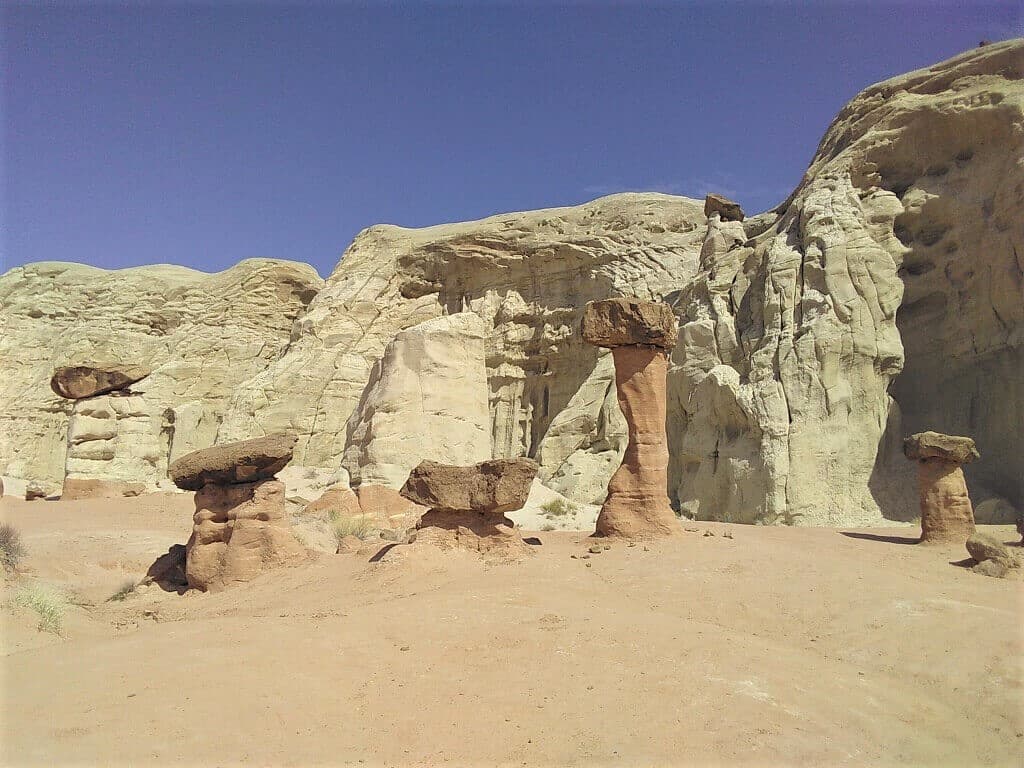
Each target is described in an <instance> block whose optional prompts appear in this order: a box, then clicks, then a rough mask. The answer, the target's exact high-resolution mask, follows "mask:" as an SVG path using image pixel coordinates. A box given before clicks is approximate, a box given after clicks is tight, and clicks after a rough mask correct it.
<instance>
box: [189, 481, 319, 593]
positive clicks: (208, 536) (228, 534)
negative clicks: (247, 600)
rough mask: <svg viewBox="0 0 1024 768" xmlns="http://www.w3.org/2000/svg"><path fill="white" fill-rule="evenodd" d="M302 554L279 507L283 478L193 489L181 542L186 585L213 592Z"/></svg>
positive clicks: (294, 561) (297, 559) (302, 557)
mask: <svg viewBox="0 0 1024 768" xmlns="http://www.w3.org/2000/svg"><path fill="white" fill-rule="evenodd" d="M305 559H306V550H305V548H304V547H303V546H302V545H301V544H300V543H299V542H298V540H297V539H296V538H295V534H294V533H293V532H292V527H291V522H290V521H289V519H288V515H287V513H286V511H285V503H284V483H282V482H280V481H279V480H260V481H257V482H255V483H239V484H237V485H215V484H212V483H208V484H207V485H204V486H203V487H202V488H200V489H199V490H198V491H196V512H195V516H194V517H193V525H192V536H191V537H190V538H189V540H188V544H186V545H185V575H186V577H187V578H188V585H189V586H190V587H192V588H194V589H200V590H203V591H204V592H205V591H218V590H221V589H224V588H225V587H230V586H232V585H234V584H239V583H242V582H246V581H250V580H252V579H254V578H256V577H257V576H259V575H260V574H261V573H263V572H264V571H267V570H270V569H272V568H276V567H278V566H282V565H296V564H298V563H301V562H303V561H305Z"/></svg>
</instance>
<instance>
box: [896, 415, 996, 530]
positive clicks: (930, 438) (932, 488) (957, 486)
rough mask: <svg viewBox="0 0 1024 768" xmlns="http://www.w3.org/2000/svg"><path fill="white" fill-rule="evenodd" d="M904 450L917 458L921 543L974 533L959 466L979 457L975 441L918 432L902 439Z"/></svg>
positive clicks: (970, 510)
mask: <svg viewBox="0 0 1024 768" xmlns="http://www.w3.org/2000/svg"><path fill="white" fill-rule="evenodd" d="M903 453H904V454H905V455H906V457H907V458H908V459H911V460H912V461H916V462H917V486H918V493H919V495H920V505H921V543H923V544H932V543H940V544H945V543H955V544H960V545H963V544H964V543H965V542H966V541H967V539H968V538H969V537H970V535H971V534H972V533H974V508H973V507H972V506H971V499H970V496H968V494H967V480H966V479H965V478H964V472H963V469H961V466H962V465H963V464H966V463H968V462H971V461H974V459H977V458H979V457H980V454H979V453H978V449H977V448H976V447H975V445H974V441H973V440H972V439H971V438H969V437H958V436H955V435H943V434H940V433H938V432H919V433H918V434H915V435H911V436H910V437H908V438H907V439H906V440H904V441H903Z"/></svg>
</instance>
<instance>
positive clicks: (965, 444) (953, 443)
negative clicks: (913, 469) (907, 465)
mask: <svg viewBox="0 0 1024 768" xmlns="http://www.w3.org/2000/svg"><path fill="white" fill-rule="evenodd" d="M903 454H904V455H905V456H906V457H907V458H908V459H911V460H912V461H921V460H923V459H942V460H943V461H948V462H951V463H953V464H967V463H969V462H972V461H974V460H975V459H978V458H981V454H980V453H978V448H977V446H976V445H975V444H974V440H972V439H971V438H969V437H960V436H958V435H944V434H942V433H941V432H918V433H917V434H915V435H911V436H910V437H908V438H906V439H905V440H904V441H903Z"/></svg>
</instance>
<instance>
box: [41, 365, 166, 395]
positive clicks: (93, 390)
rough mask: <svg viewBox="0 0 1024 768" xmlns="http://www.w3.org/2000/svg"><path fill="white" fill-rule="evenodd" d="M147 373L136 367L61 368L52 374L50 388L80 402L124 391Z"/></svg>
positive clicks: (83, 366) (144, 369) (147, 371)
mask: <svg viewBox="0 0 1024 768" xmlns="http://www.w3.org/2000/svg"><path fill="white" fill-rule="evenodd" d="M149 373H150V371H149V370H148V369H146V368H141V367H137V366H124V367H120V368H113V367H104V366H88V365H71V366H62V367H60V368H57V369H56V370H55V371H54V372H53V376H52V377H51V378H50V388H51V389H52V390H53V391H54V392H55V393H56V394H58V395H60V396H61V397H66V398H67V399H68V400H82V399H84V398H86V397H95V396H96V395H105V394H107V393H108V392H116V391H118V390H121V389H126V388H128V387H130V386H131V385H132V384H135V383H136V382H138V381H142V379H144V378H146V377H147V376H148V375H149Z"/></svg>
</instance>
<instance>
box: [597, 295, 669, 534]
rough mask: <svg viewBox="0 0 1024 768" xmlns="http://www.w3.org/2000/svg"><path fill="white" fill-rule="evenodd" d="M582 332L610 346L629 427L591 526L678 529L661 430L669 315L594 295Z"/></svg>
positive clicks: (601, 530) (653, 306)
mask: <svg viewBox="0 0 1024 768" xmlns="http://www.w3.org/2000/svg"><path fill="white" fill-rule="evenodd" d="M582 333H583V340H584V341H586V342H587V343H588V344H594V345H596V346H600V347H611V350H612V358H613V360H614V362H615V390H616V394H617V396H618V400H619V406H620V408H621V409H622V414H623V416H625V419H626V427H627V431H628V435H629V442H628V443H627V445H626V451H625V453H624V454H623V456H622V465H621V466H620V467H619V468H618V470H616V472H615V474H614V475H612V478H611V480H610V481H609V482H608V496H607V498H606V499H605V502H604V505H603V506H602V507H601V513H600V514H599V515H598V518H597V533H598V534H600V535H603V536H623V537H628V538H645V537H652V536H665V535H669V534H672V533H676V532H678V531H679V526H678V522H677V521H676V516H675V513H673V511H672V508H671V506H670V505H669V500H668V493H667V487H668V441H667V438H666V435H665V418H666V384H665V378H666V374H667V370H668V351H669V350H671V349H672V347H674V346H675V343H676V339H677V333H678V332H677V328H676V318H675V315H673V313H672V309H671V308H670V307H669V306H668V305H666V304H661V303H655V302H644V301H638V300H636V299H607V300H605V301H595V302H591V303H590V304H588V305H587V307H586V309H585V310H584V312H583V322H582Z"/></svg>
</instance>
